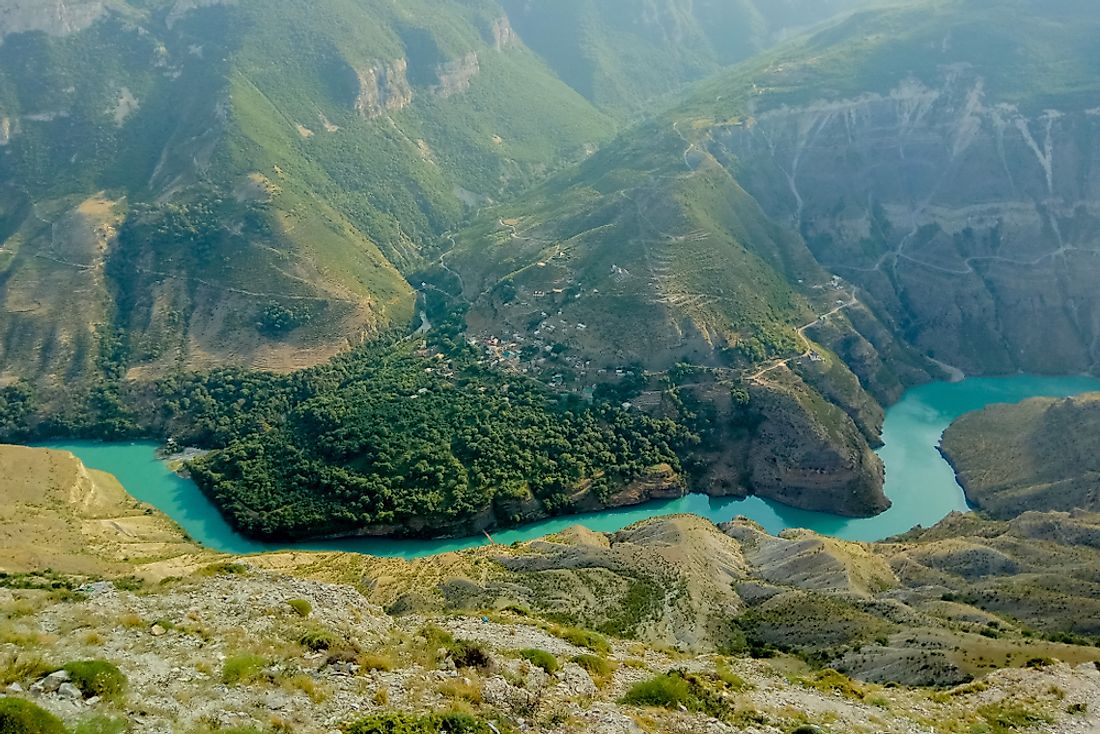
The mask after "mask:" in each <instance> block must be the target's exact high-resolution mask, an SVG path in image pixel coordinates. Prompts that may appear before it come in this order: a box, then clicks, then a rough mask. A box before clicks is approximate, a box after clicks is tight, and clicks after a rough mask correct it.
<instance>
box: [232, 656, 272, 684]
mask: <svg viewBox="0 0 1100 734" xmlns="http://www.w3.org/2000/svg"><path fill="white" fill-rule="evenodd" d="M266 668H267V661H266V660H265V659H264V658H262V657H260V656H259V655H234V656H232V657H230V658H228V659H226V661H225V663H224V664H223V665H222V683H225V684H226V685H229V686H237V685H248V684H249V683H255V682H256V681H258V680H261V679H263V678H265V677H266V674H265V672H264V670H265V669H266Z"/></svg>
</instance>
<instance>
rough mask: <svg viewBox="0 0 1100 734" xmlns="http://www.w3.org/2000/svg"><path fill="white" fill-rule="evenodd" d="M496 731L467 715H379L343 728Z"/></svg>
mask: <svg viewBox="0 0 1100 734" xmlns="http://www.w3.org/2000/svg"><path fill="white" fill-rule="evenodd" d="M441 731H446V732H449V733H450V734H493V730H492V729H491V728H490V727H489V725H488V724H486V723H485V722H484V721H481V720H480V719H475V718H474V717H472V716H469V715H467V714H460V713H452V714H435V715H432V716H415V715H413V714H377V715H375V716H368V717H367V718H365V719H360V720H359V721H356V722H354V723H351V724H348V725H347V726H345V727H344V732H345V734H438V732H441Z"/></svg>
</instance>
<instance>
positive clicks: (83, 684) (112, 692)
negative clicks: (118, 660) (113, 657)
mask: <svg viewBox="0 0 1100 734" xmlns="http://www.w3.org/2000/svg"><path fill="white" fill-rule="evenodd" d="M63 670H64V671H65V672H67V673H68V674H69V681H70V682H71V683H72V684H73V685H74V686H76V687H77V688H78V689H79V690H80V692H81V693H83V694H84V695H85V697H88V698H90V697H92V696H99V697H100V698H103V699H106V700H108V701H117V700H119V699H120V698H122V696H123V695H124V694H125V693H126V685H127V681H126V675H125V674H124V673H123V672H122V671H121V670H119V669H118V666H117V665H115V664H114V663H110V662H107V661H106V660H79V661H77V662H73V663H69V664H68V665H66V666H65V667H64V668H63Z"/></svg>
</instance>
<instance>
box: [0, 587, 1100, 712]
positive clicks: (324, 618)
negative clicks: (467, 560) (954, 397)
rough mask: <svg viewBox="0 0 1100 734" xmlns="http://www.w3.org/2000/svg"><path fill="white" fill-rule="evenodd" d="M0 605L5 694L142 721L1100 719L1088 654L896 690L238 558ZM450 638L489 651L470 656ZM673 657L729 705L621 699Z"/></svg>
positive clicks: (668, 667)
mask: <svg viewBox="0 0 1100 734" xmlns="http://www.w3.org/2000/svg"><path fill="white" fill-rule="evenodd" d="M123 586H124V587H128V585H127V584H123ZM292 600H302V601H304V602H307V603H308V607H306V605H303V604H301V602H300V601H295V602H294V603H293V604H292V603H291V601H292ZM295 607H297V608H298V610H296V608H295ZM307 608H308V616H302V611H300V610H303V609H307ZM0 610H2V612H3V615H4V622H3V625H2V639H3V644H2V645H0V650H2V653H0V655H2V660H3V667H2V668H0V674H2V675H3V678H4V680H5V682H7V683H10V686H9V689H8V691H9V695H14V696H21V697H28V698H30V699H31V700H34V701H36V702H38V703H39V704H41V705H42V706H44V707H45V708H47V709H49V710H51V711H53V712H55V713H57V714H59V715H60V716H61V717H62V718H64V719H65V720H66V721H68V722H71V723H73V724H77V723H78V722H81V721H84V722H87V721H88V720H89V719H93V718H94V717H97V716H98V717H108V718H110V719H117V720H120V721H122V720H125V721H126V722H129V725H130V726H132V727H133V730H135V731H142V732H205V731H217V730H219V729H228V728H232V727H250V728H253V729H255V730H256V731H294V732H302V733H303V734H308V733H312V732H321V733H327V732H330V731H336V730H339V729H340V728H341V727H342V726H343V725H345V724H346V723H348V722H351V721H354V720H357V719H360V718H362V717H364V716H367V715H370V714H377V713H380V712H385V711H392V710H398V711H409V712H425V711H444V710H452V709H456V708H457V709H459V710H464V711H467V712H470V713H473V714H475V715H476V716H478V717H480V718H482V719H483V720H485V721H490V722H494V725H495V726H497V728H498V729H499V730H500V731H502V732H503V731H520V732H522V731H531V732H562V733H563V734H564V733H565V732H577V733H578V734H579V733H580V732H607V733H608V734H611V733H614V734H619V733H622V734H628V733H630V734H633V733H635V732H685V733H687V732H693V733H694V732H714V733H715V734H717V733H719V732H733V731H746V732H769V733H771V732H790V731H794V730H796V729H797V728H798V727H799V726H816V727H819V729H818V730H820V731H824V732H981V731H989V732H1000V731H1009V730H1015V729H1020V730H1025V729H1031V730H1034V731H1048V732H1091V731H1096V730H1097V727H1100V669H1098V668H1097V667H1096V666H1095V665H1093V664H1091V663H1087V664H1081V665H1079V666H1076V667H1071V666H1069V665H1065V664H1059V663H1052V664H1049V665H1045V666H1043V667H1041V668H1033V669H1015V670H1004V671H999V672H996V673H993V674H991V675H989V676H987V677H986V678H984V679H982V680H981V681H978V682H974V683H970V684H966V685H962V686H958V687H953V688H946V689H937V690H933V689H913V688H905V687H883V686H876V685H869V684H863V683H859V682H856V681H852V680H851V679H849V678H847V677H846V676H842V675H839V674H832V673H822V672H821V671H815V670H813V669H811V668H810V667H809V666H807V665H806V664H805V663H803V662H801V661H799V660H796V659H794V658H790V657H786V656H780V657H777V658H774V659H770V660H753V659H750V658H727V657H724V656H720V655H713V654H712V655H688V654H682V653H677V652H676V651H674V650H669V649H663V650H662V649H655V648H653V647H650V646H647V645H645V644H642V643H638V642H626V641H621V642H620V641H613V642H610V643H608V644H607V647H604V646H603V645H604V641H603V640H602V639H601V638H599V637H596V636H591V637H590V638H587V637H584V636H581V635H579V634H578V633H577V631H576V630H572V629H566V628H560V627H557V626H555V625H551V624H547V623H545V622H541V621H536V620H531V619H524V618H522V617H521V616H520V615H519V614H517V613H514V612H498V613H493V614H491V615H488V616H455V615H446V616H432V617H423V616H420V615H410V616H405V617H400V618H393V617H390V616H388V615H387V614H386V613H385V612H384V611H383V610H382V609H380V608H378V607H376V606H374V605H372V604H371V603H370V602H368V601H367V600H366V599H365V598H364V597H363V596H362V595H361V594H360V593H359V592H358V591H356V590H355V589H353V588H350V587H348V586H343V585H334V584H327V583H321V582H315V581H308V580H302V579H296V578H292V577H288V576H285V575H281V574H273V573H266V572H259V571H251V570H248V569H246V568H244V567H242V566H236V565H231V566H224V565H220V566H214V567H211V568H208V569H205V570H203V571H201V572H200V573H199V574H198V575H196V576H193V577H191V578H188V579H181V580H173V581H169V582H168V583H166V584H160V585H153V586H145V587H142V588H138V589H134V590H129V589H128V590H120V589H119V588H117V587H116V585H115V584H111V583H100V584H93V585H90V586H87V587H85V588H84V590H82V591H77V592H58V591H43V590H29V589H5V590H3V591H2V592H0ZM585 644H588V645H589V646H587V647H586V646H585ZM456 645H457V646H458V648H461V650H471V649H473V650H480V651H482V652H484V653H485V658H484V659H481V658H480V657H477V656H476V655H475V656H474V657H475V658H476V659H474V660H466V659H465V658H464V655H465V653H464V652H461V651H459V652H456ZM593 647H595V648H596V649H595V650H593V649H592V648H593ZM521 650H542V651H545V652H546V653H549V654H550V655H551V656H552V657H553V659H554V660H555V661H556V665H558V666H560V667H557V669H556V670H554V672H553V673H552V674H549V673H547V672H545V671H544V670H543V669H542V668H540V667H537V666H536V665H535V664H533V663H532V662H529V661H528V660H525V659H523V658H522V657H521V656H520V654H519V651H521ZM456 658H457V659H458V663H459V664H463V663H467V665H466V667H457V666H456ZM84 659H102V660H107V661H110V662H112V663H114V664H115V665H117V666H118V668H119V669H120V670H121V671H122V672H123V673H124V674H125V676H126V678H127V680H128V684H127V686H126V689H125V691H124V692H122V693H120V694H119V695H118V696H117V697H102V698H98V699H91V700H86V699H85V698H84V697H83V696H79V695H77V696H74V695H73V693H72V690H73V689H72V687H71V686H68V685H65V684H62V685H61V686H55V685H51V684H50V682H49V679H48V678H47V676H46V673H45V671H46V670H48V669H50V668H53V667H56V666H61V665H64V664H65V663H68V662H71V661H74V660H84ZM592 659H596V660H599V661H602V662H601V663H595V664H594V663H593V662H592ZM575 661H577V662H575ZM672 670H680V671H685V672H686V673H689V674H700V675H701V676H702V677H701V680H704V681H709V682H708V683H707V685H711V686H713V687H714V688H715V690H718V691H719V693H718V696H719V698H720V699H721V703H720V704H719V703H716V704H714V706H713V708H711V710H709V711H691V710H682V708H686V707H682V706H681V705H678V704H676V703H673V704H672V705H670V706H669V707H668V708H665V707H647V706H638V705H628V704H626V703H624V702H623V700H624V697H625V696H627V695H628V693H629V692H630V691H631V689H632V687H634V686H635V685H637V684H639V683H642V682H644V681H647V680H650V679H653V678H654V677H656V676H660V675H662V674H665V673H667V672H669V671H672ZM710 676H714V677H710ZM43 679H45V680H44V681H43V683H44V685H43V683H36V681H40V680H43ZM55 681H56V677H55ZM723 681H726V682H723ZM44 689H45V690H44ZM51 689H52V690H51ZM719 689H720V690H719ZM802 731H812V730H811V729H803V730H802Z"/></svg>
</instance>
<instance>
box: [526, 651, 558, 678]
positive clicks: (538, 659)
mask: <svg viewBox="0 0 1100 734" xmlns="http://www.w3.org/2000/svg"><path fill="white" fill-rule="evenodd" d="M517 654H518V655H519V656H520V657H521V658H523V659H524V660H526V661H527V662H529V663H531V665H534V666H535V667H536V668H542V669H543V670H544V671H546V672H547V673H549V674H551V675H553V674H554V673H555V672H557V670H558V668H559V667H560V666H559V665H558V659H557V658H556V657H554V656H553V655H551V654H550V653H548V652H546V651H545V650H535V649H527V650H520V651H519V653H517Z"/></svg>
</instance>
